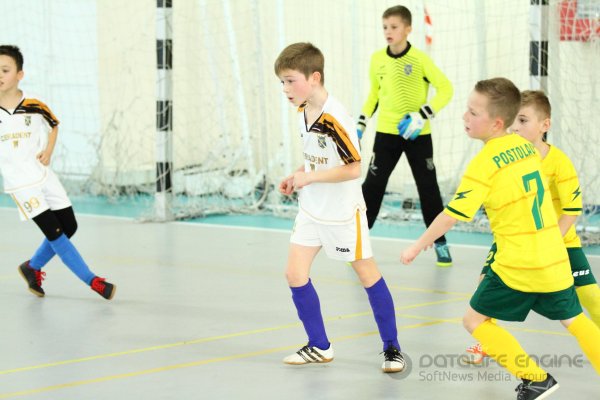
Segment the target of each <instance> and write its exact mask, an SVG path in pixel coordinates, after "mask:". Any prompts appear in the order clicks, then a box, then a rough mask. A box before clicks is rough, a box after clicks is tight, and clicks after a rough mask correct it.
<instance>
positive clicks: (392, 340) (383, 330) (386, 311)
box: [365, 277, 400, 351]
mask: <svg viewBox="0 0 600 400" xmlns="http://www.w3.org/2000/svg"><path fill="white" fill-rule="evenodd" d="M365 290H366V291H367V295H368V296H369V303H371V309H372V310H373V315H374V316H375V322H377V327H378V328H379V335H380V336H381V340H382V341H383V350H384V351H385V350H387V349H388V348H389V347H390V346H395V347H396V348H397V349H398V350H400V343H398V329H397V328H396V314H395V312H394V300H393V299H392V294H391V293H390V289H388V287H387V285H386V283H385V281H384V280H383V277H382V278H381V279H380V280H378V281H377V283H375V284H374V285H373V286H371V287H370V288H365Z"/></svg>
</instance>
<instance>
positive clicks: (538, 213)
mask: <svg viewBox="0 0 600 400" xmlns="http://www.w3.org/2000/svg"><path fill="white" fill-rule="evenodd" d="M533 180H535V183H536V186H537V193H536V195H535V198H534V199H533V207H532V208H531V214H533V220H534V221H535V228H536V229H537V230H540V229H542V228H543V227H544V219H543V218H542V210H541V208H542V202H543V201H544V184H543V182H542V177H541V176H540V171H534V172H532V173H529V174H526V175H523V186H525V191H526V192H529V191H531V185H530V182H531V181H533Z"/></svg>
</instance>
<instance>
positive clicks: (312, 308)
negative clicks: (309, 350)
mask: <svg viewBox="0 0 600 400" xmlns="http://www.w3.org/2000/svg"><path fill="white" fill-rule="evenodd" d="M290 289H291V290H292V300H294V305H295V306H296V309H297V310H298V317H300V321H302V324H303V325H304V330H305V331H306V334H307V335H308V345H309V346H311V347H313V346H314V347H318V348H319V349H321V350H327V349H328V348H329V340H328V339H327V334H326V333H325V325H324V323H323V316H322V315H321V303H320V302H319V296H318V295H317V291H316V290H315V288H314V286H313V285H312V282H311V280H310V279H309V280H308V283H307V284H306V285H304V286H300V287H291V288H290Z"/></svg>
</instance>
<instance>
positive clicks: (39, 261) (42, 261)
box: [29, 239, 56, 270]
mask: <svg viewBox="0 0 600 400" xmlns="http://www.w3.org/2000/svg"><path fill="white" fill-rule="evenodd" d="M55 254H56V253H55V252H54V250H52V246H51V245H50V242H49V241H48V239H44V241H43V242H42V244H41V245H40V247H38V249H37V250H36V251H35V254H34V255H33V257H31V260H29V266H30V267H31V268H33V269H37V270H40V269H42V268H44V267H45V266H46V264H48V261H50V260H51V259H52V257H54V255H55Z"/></svg>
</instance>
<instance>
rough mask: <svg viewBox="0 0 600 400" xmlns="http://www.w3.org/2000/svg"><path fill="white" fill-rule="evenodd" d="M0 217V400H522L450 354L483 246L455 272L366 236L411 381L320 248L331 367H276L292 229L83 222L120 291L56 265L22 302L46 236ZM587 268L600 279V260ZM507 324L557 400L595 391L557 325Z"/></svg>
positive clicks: (362, 297)
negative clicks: (386, 355)
mask: <svg viewBox="0 0 600 400" xmlns="http://www.w3.org/2000/svg"><path fill="white" fill-rule="evenodd" d="M0 224H1V226H2V233H3V235H2V241H1V242H0V250H1V254H2V269H1V270H0V312H1V315H2V325H1V328H0V332H1V335H2V339H3V340H2V341H0V346H1V347H0V399H6V398H27V399H29V398H31V399H53V400H55V399H61V400H63V399H70V400H71V399H73V400H83V399H134V398H139V399H286V400H294V399H461V400H463V399H483V398H485V399H514V398H515V397H516V395H515V392H514V391H513V390H514V387H515V386H516V385H517V383H518V382H517V381H516V380H515V379H514V378H513V377H511V376H510V375H508V374H507V373H506V372H504V370H502V369H501V368H500V367H498V366H497V365H495V364H494V363H492V364H491V365H489V366H488V367H487V368H473V367H471V368H469V367H466V366H464V365H462V364H461V363H459V362H458V361H457V360H458V357H459V355H460V354H462V352H463V349H464V348H465V346H467V345H469V344H471V343H472V339H471V338H470V336H469V335H468V334H467V333H466V331H464V329H463V328H462V325H461V317H462V314H463V311H464V309H465V306H466V304H467V301H468V298H469V295H470V293H471V292H472V291H473V289H474V288H475V286H476V281H477V277H478V274H479V271H480V266H481V263H482V260H483V259H484V258H485V256H486V253H487V249H485V248H480V247H470V246H458V245H455V246H454V247H453V248H452V251H453V256H454V258H455V265H454V266H453V267H452V268H447V269H441V268H437V267H435V265H434V258H433V254H431V253H430V252H428V253H425V254H424V255H422V256H421V258H419V259H418V260H417V261H416V263H415V264H414V265H412V266H402V265H400V264H399V263H398V261H397V259H398V255H399V252H400V249H401V248H402V247H403V246H405V245H406V242H404V241H399V240H383V239H375V240H373V247H374V251H375V255H376V259H377V261H378V263H379V265H380V268H381V270H382V271H383V273H384V276H385V277H386V280H387V282H388V284H389V285H390V287H391V290H392V294H393V296H394V301H395V303H396V308H397V317H398V328H399V335H400V342H401V345H402V347H403V351H405V352H406V353H407V354H408V355H409V356H410V359H411V362H412V367H411V368H412V370H411V372H410V373H408V374H403V375H397V374H396V375H394V374H389V375H388V374H383V373H381V372H380V370H379V367H380V363H381V355H379V352H380V346H381V345H380V341H379V337H378V334H377V332H376V328H375V323H374V321H373V317H372V315H371V313H370V308H369V304H368V301H367V297H366V294H365V292H364V290H363V289H362V287H361V286H360V285H359V284H358V282H357V279H356V278H355V276H354V273H353V272H352V269H351V268H349V267H347V266H345V264H344V263H341V262H334V261H331V260H328V259H327V258H326V257H325V256H323V255H319V257H318V259H317V262H316V264H315V266H314V269H313V273H312V276H313V281H314V283H315V286H316V288H317V290H318V291H319V294H320V298H321V304H322V308H323V314H324V316H325V318H326V327H327V329H328V334H329V337H330V339H331V340H332V343H333V345H334V348H335V352H336V358H335V360H334V361H333V362H332V363H329V364H325V365H310V366H301V367H291V366H287V365H284V364H283V363H282V362H281V359H282V358H283V357H284V356H285V355H287V354H288V353H290V352H293V351H295V350H296V349H297V348H298V347H299V346H301V345H302V344H303V343H304V341H305V337H304V332H303V330H302V327H301V326H300V324H299V323H298V320H297V316H296V314H295V309H294V307H293V304H292V301H291V298H290V293H289V289H288V288H287V286H286V284H285V280H284V277H283V270H284V266H285V260H286V254H287V244H288V237H289V234H288V233H287V232H278V231H269V230H260V229H248V228H235V227H221V226H209V225H200V224H185V223H170V224H140V223H136V222H133V221H130V220H126V219H117V218H107V217H93V216H79V226H80V229H79V232H78V233H77V235H76V236H75V238H74V242H75V244H76V246H77V247H78V248H79V249H80V251H81V253H82V254H83V256H84V258H85V259H86V260H87V261H88V263H89V264H90V265H91V266H92V269H93V270H94V271H95V272H96V273H97V274H98V275H101V276H104V277H106V278H107V279H108V280H109V281H111V282H114V283H116V284H117V285H118V290H117V294H116V296H115V298H114V300H113V301H110V302H109V301H105V300H104V299H102V298H100V297H99V296H98V295H97V294H96V293H94V292H92V291H91V290H90V289H89V288H88V287H86V286H84V285H83V284H82V283H81V282H79V281H78V280H77V278H75V277H74V275H72V274H71V273H70V272H69V271H68V270H67V269H66V268H65V267H64V266H63V265H62V264H61V263H60V261H59V260H56V259H55V260H52V261H51V262H50V264H49V265H48V266H47V268H46V272H47V277H46V281H45V282H44V288H45V290H46V297H45V298H42V299H40V298H37V297H35V296H33V295H32V294H30V293H29V291H28V290H27V289H26V286H25V283H24V281H23V280H22V279H21V277H20V276H19V275H18V273H17V266H18V265H19V264H20V263H21V262H22V261H23V260H24V259H26V258H29V256H30V255H31V253H32V252H33V250H34V249H35V247H36V246H37V245H38V244H39V242H41V240H42V235H41V233H40V232H39V231H38V230H37V228H36V227H35V225H34V224H33V223H21V222H19V221H18V217H17V215H16V211H15V210H12V209H0ZM590 261H591V263H592V266H593V268H594V269H595V271H596V274H597V275H600V259H599V258H597V257H590ZM504 325H505V326H507V327H508V328H509V329H510V330H511V332H512V333H513V334H514V335H515V336H516V337H517V338H518V339H519V340H520V342H521V343H522V345H523V346H524V347H525V348H526V349H527V350H528V351H529V352H530V353H532V354H535V355H537V356H538V357H541V358H542V360H544V361H543V363H544V365H546V366H548V368H547V369H548V370H549V371H550V372H551V373H552V374H553V375H554V376H555V377H556V378H557V380H558V381H559V382H560V385H561V388H560V390H559V391H558V392H557V393H556V394H555V395H554V396H553V397H552V398H553V399H574V398H579V399H599V398H600V378H599V377H598V376H597V375H596V373H595V372H594V370H593V369H592V367H591V366H590V365H589V363H588V362H587V361H585V360H583V361H581V356H580V354H581V351H580V350H579V347H578V345H577V343H576V341H575V340H574V339H573V338H572V337H570V336H569V335H568V334H567V332H566V331H565V330H564V329H563V328H562V327H561V326H560V324H559V323H557V322H551V321H546V320H544V319H542V318H540V317H538V316H536V315H530V317H529V318H528V320H527V321H526V322H525V323H523V324H504ZM599 345H600V344H599ZM571 362H572V363H571Z"/></svg>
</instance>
